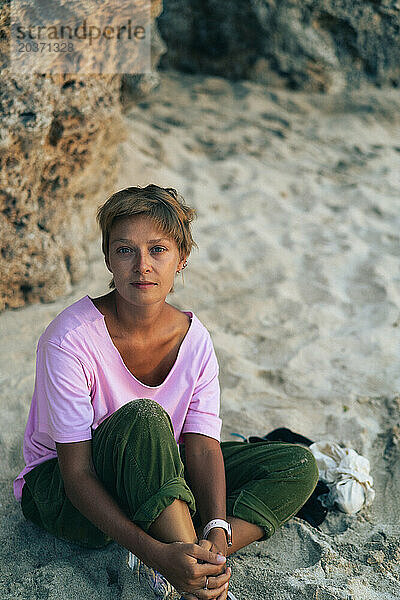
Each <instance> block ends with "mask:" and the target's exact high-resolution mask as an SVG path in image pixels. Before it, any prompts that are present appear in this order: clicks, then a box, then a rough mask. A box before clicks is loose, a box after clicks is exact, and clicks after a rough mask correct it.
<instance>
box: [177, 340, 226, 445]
mask: <svg viewBox="0 0 400 600" xmlns="http://www.w3.org/2000/svg"><path fill="white" fill-rule="evenodd" d="M218 374H219V366H218V360H217V357H216V355H215V351H214V347H213V343H212V341H211V337H210V335H209V334H208V336H207V344H206V349H205V352H204V360H203V362H202V367H201V370H200V373H199V377H198V379H197V382H196V386H195V389H194V391H193V396H192V399H191V401H190V404H189V409H188V411H187V414H186V419H185V422H184V424H183V428H182V433H181V436H180V439H179V443H180V444H181V443H183V441H184V440H183V434H184V433H201V434H203V435H207V436H209V437H212V438H215V439H216V440H218V441H220V439H221V427H222V420H221V419H220V418H219V410H220V387H219V380H218Z"/></svg>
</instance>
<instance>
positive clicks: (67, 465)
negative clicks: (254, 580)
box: [56, 440, 221, 597]
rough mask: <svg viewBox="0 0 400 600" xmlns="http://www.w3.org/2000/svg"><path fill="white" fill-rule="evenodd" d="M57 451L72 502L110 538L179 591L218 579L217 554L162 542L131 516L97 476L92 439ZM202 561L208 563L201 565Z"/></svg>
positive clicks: (179, 543) (195, 546) (198, 586)
mask: <svg viewBox="0 0 400 600" xmlns="http://www.w3.org/2000/svg"><path fill="white" fill-rule="evenodd" d="M56 448H57V454H58V462H59V465H60V471H61V475H62V478H63V481H64V487H65V492H66V495H67V497H68V498H69V500H70V501H71V503H72V504H73V505H74V506H75V507H76V508H77V509H78V510H79V512H80V513H82V514H83V515H84V516H85V517H86V518H87V519H89V521H91V522H92V523H93V524H94V525H96V527H98V528H99V529H100V530H101V531H103V532H104V533H105V534H106V535H108V536H109V537H111V538H112V539H113V540H115V541H116V542H118V543H119V544H120V545H121V546H124V547H125V548H127V549H128V550H130V551H131V552H133V553H134V554H135V555H136V556H138V557H139V558H140V559H141V560H142V561H143V562H145V563H146V564H147V565H148V566H150V567H153V568H154V569H157V570H158V571H160V572H161V573H163V574H164V575H165V576H166V577H167V579H168V580H169V581H170V582H171V583H172V585H174V586H175V587H176V588H177V589H181V590H190V589H193V590H197V589H198V588H201V587H202V586H203V582H204V576H205V575H207V576H208V575H213V576H215V575H217V574H218V573H219V572H220V571H221V565H220V563H218V561H217V556H216V554H215V553H212V552H209V551H208V549H205V548H202V547H200V546H199V545H197V544H183V543H181V542H174V543H170V544H166V543H163V542H160V541H158V540H156V539H154V538H153V537H152V536H150V535H148V534H147V533H146V532H145V531H143V529H141V528H140V527H139V526H138V525H135V523H133V522H132V521H131V520H130V519H129V518H128V517H127V515H126V514H125V513H124V512H123V511H122V509H121V508H120V507H119V505H118V504H117V502H116V501H115V500H114V498H113V497H112V496H111V495H110V494H109V493H108V491H107V490H106V489H105V487H104V486H103V484H102V482H101V480H100V479H99V478H98V476H97V474H96V471H95V468H94V465H93V461H92V448H91V440H88V441H83V442H73V443H65V444H60V443H57V442H56ZM198 559H200V560H202V561H205V562H207V564H199V563H198V562H197V561H198ZM210 563H212V564H210ZM199 597H200V596H199Z"/></svg>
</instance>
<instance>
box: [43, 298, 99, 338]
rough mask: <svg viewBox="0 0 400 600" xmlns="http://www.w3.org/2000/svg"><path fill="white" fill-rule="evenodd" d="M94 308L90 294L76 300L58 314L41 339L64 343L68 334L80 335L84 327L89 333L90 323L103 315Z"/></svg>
mask: <svg viewBox="0 0 400 600" xmlns="http://www.w3.org/2000/svg"><path fill="white" fill-rule="evenodd" d="M93 309H94V306H93V304H92V302H91V301H90V299H89V297H88V296H83V298H80V299H79V300H76V301H75V302H73V303H72V304H70V305H69V306H67V307H65V308H64V309H63V310H62V311H61V312H60V313H58V315H56V317H55V318H54V319H53V320H52V321H51V322H50V323H49V324H48V326H47V327H46V329H45V330H44V332H43V333H42V335H41V336H40V339H39V341H40V342H41V343H44V342H53V343H55V344H58V345H62V344H63V342H64V340H65V339H66V337H67V336H68V337H70V336H71V335H73V334H75V335H79V334H80V333H82V330H83V329H84V331H85V333H84V335H87V330H88V327H89V326H90V324H91V323H92V322H94V321H96V320H97V319H98V318H99V317H101V315H100V313H97V314H96V312H97V311H96V310H95V309H94V310H93Z"/></svg>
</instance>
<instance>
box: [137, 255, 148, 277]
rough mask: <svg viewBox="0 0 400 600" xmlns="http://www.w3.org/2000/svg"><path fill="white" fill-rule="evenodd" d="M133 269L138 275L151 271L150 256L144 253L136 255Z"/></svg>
mask: <svg viewBox="0 0 400 600" xmlns="http://www.w3.org/2000/svg"><path fill="white" fill-rule="evenodd" d="M135 269H136V271H139V272H140V273H148V272H149V271H150V270H151V261H150V256H149V255H148V254H147V253H146V252H140V251H138V252H137V253H136V264H135Z"/></svg>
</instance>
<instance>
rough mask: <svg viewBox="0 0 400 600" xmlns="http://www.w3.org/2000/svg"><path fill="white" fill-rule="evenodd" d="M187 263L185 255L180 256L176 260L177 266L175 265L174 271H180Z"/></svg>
mask: <svg viewBox="0 0 400 600" xmlns="http://www.w3.org/2000/svg"><path fill="white" fill-rule="evenodd" d="M186 265H187V258H186V256H184V257H183V258H181V260H180V261H179V262H178V266H177V267H176V272H177V273H180V272H181V271H182V269H184V268H185V267H186Z"/></svg>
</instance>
